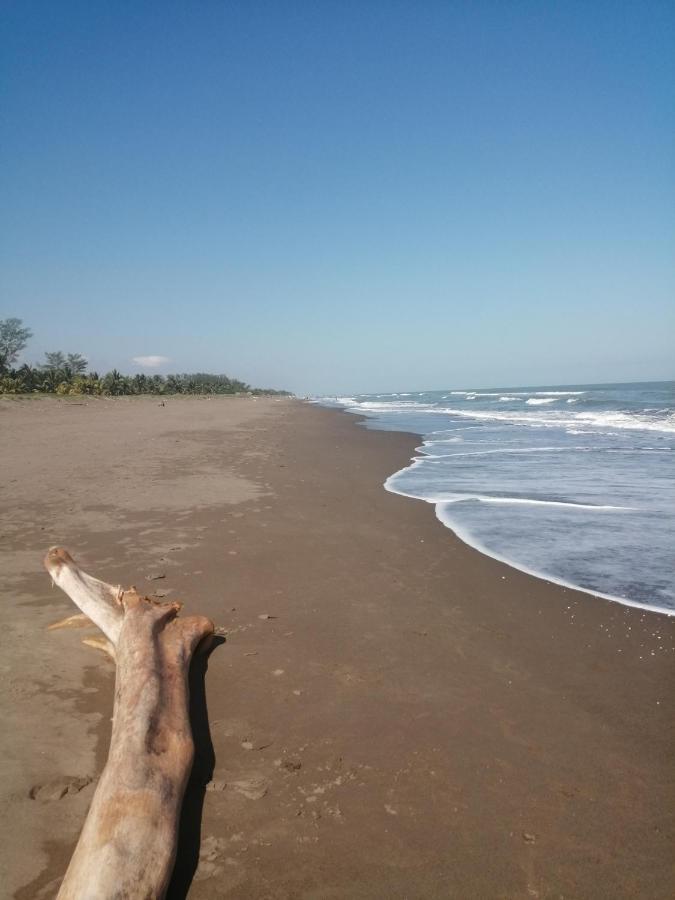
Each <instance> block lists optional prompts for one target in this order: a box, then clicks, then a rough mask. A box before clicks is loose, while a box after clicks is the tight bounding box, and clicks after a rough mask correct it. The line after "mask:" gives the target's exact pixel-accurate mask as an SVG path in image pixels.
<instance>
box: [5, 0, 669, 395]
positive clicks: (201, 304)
mask: <svg viewBox="0 0 675 900" xmlns="http://www.w3.org/2000/svg"><path fill="white" fill-rule="evenodd" d="M0 15H1V17H2V21H1V22H0V31H1V32H2V38H1V45H0V59H1V62H0V67H1V69H0V84H1V87H0V91H1V94H0V106H1V108H2V119H1V122H0V129H1V135H0V137H1V141H0V147H1V149H0V154H1V160H0V162H1V165H0V190H1V191H2V196H3V202H2V213H1V214H0V215H1V222H0V229H1V233H0V266H1V268H0V279H1V280H0V291H1V293H0V318H4V317H6V316H19V317H21V318H23V319H24V320H25V321H26V323H28V324H29V325H30V326H31V327H32V328H33V330H34V332H35V337H34V339H33V341H32V342H31V344H30V347H29V348H28V350H27V351H26V354H25V357H26V358H27V359H30V360H34V359H37V358H38V357H39V356H40V355H41V354H42V352H43V351H44V350H52V349H62V350H64V351H70V352H82V353H84V354H85V355H86V356H88V358H89V359H90V360H91V363H92V365H93V366H94V367H96V368H98V369H106V368H110V367H112V366H117V367H118V368H120V369H122V370H123V371H138V370H139V369H138V366H136V365H135V364H133V363H132V362H131V360H132V358H133V357H139V356H149V355H155V356H163V357H167V358H168V359H169V360H170V362H168V363H167V364H166V365H165V366H163V367H161V368H159V369H156V370H153V371H190V370H207V371H218V372H226V373H228V374H232V375H236V376H238V377H242V378H244V379H246V380H248V381H250V382H252V383H255V384H258V385H261V384H264V385H272V386H278V387H288V388H290V389H292V390H295V391H298V392H302V393H305V392H312V393H322V392H333V393H342V392H346V391H383V390H419V389H422V390H423V389H433V388H450V387H463V386H489V385H509V384H511V385H512V384H537V383H542V384H543V383H545V384H553V383H580V382H593V381H597V382H604V381H612V380H616V381H630V380H642V379H652V378H671V377H673V365H672V360H673V358H675V354H674V353H673V347H674V346H675V253H674V250H675V240H674V228H673V209H674V208H675V207H674V202H673V201H674V200H675V186H674V179H673V168H672V165H673V150H674V149H675V148H674V140H673V109H674V108H675V107H674V103H673V101H674V100H675V7H674V6H673V5H672V3H665V2H664V3H660V2H649V0H646V2H643V3H635V2H630V3H622V2H620V0H614V2H610V3H602V2H593V0H586V2H580V3H575V2H572V0H567V2H564V3H553V2H543V0H540V2H536V3H528V2H517V0H516V2H513V3H504V2H501V0H495V2H450V0H446V2H442V3H441V2H438V3H436V2H396V0H388V2H373V0H371V2H368V0H365V2H363V0H361V2H358V3H356V2H355V3H351V2H348V0H345V2H337V0H335V2H311V3H310V2H309V0H307V2H283V0H277V2H273V3H266V4H263V3H256V2H245V3H244V2H240V3H228V2H209V0H202V2H197V3H194V2H191V3H188V2H184V3H175V2H170V0H169V2H167V0H163V2H157V3H154V2H150V0H144V2H142V3H129V2H124V0H120V2H115V3H103V2H92V0H87V2H81V3H76V2H68V0H62V2H59V3H53V2H44V3H36V2H31V0H16V2H8V3H7V2H6V3H3V4H2V6H1V7H0Z"/></svg>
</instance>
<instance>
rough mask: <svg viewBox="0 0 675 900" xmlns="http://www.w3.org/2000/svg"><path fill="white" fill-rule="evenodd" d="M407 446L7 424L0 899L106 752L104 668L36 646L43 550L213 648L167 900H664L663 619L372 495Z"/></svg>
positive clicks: (346, 423)
mask: <svg viewBox="0 0 675 900" xmlns="http://www.w3.org/2000/svg"><path fill="white" fill-rule="evenodd" d="M417 442H418V441H417V439H416V438H414V437H413V436H410V435H405V434H388V433H384V432H375V431H372V432H369V431H366V430H365V429H364V428H361V427H358V426H357V424H356V421H355V417H354V416H351V415H346V414H342V413H339V412H335V411H332V410H324V409H320V408H317V407H310V406H306V405H303V404H300V403H298V402H295V401H290V400H288V401H287V400H284V401H276V400H272V399H269V400H267V399H261V400H257V401H254V400H252V399H244V398H242V399H229V398H216V399H201V398H191V399H189V398H177V399H168V400H167V401H166V405H165V406H160V405H159V404H158V401H157V400H156V399H151V398H147V399H146V398H119V399H115V400H88V401H80V402H78V403H72V402H69V401H65V400H64V401H57V400H55V399H51V398H36V399H31V400H11V399H6V400H2V401H0V454H1V457H0V458H2V461H3V466H2V478H1V481H0V483H1V488H2V495H1V497H0V534H1V538H0V564H1V568H0V592H1V595H2V604H3V613H4V628H3V629H2V632H1V635H2V636H1V640H2V662H1V664H2V679H1V681H0V688H1V691H0V703H1V706H2V720H3V725H4V727H3V730H2V731H3V734H2V738H1V740H2V755H1V756H0V786H1V794H0V798H1V801H2V807H3V808H2V815H1V816H0V828H1V829H2V834H1V840H0V847H1V848H2V850H1V853H2V856H3V869H4V871H3V872H2V873H1V874H0V883H1V884H3V885H4V888H0V892H1V891H2V890H4V891H5V892H6V896H8V897H16V898H18V900H28V898H33V897H51V896H53V895H54V893H55V891H56V890H57V889H58V882H59V878H60V876H61V875H62V874H63V871H64V869H65V866H66V865H67V860H68V858H69V855H70V853H71V852H72V849H73V846H74V843H75V841H76V839H77V834H78V830H79V828H80V826H81V824H82V822H83V820H84V816H85V813H86V809H87V805H88V803H89V801H90V799H91V795H92V792H93V789H94V787H95V779H96V776H97V774H98V773H99V772H100V769H101V767H102V765H103V763H104V761H105V754H106V750H107V741H108V736H109V724H110V723H109V717H110V713H111V710H112V686H113V669H112V664H111V663H109V662H107V660H106V659H105V658H104V657H103V656H101V655H100V654H98V653H96V652H95V651H93V650H91V649H89V648H87V647H84V646H83V645H82V644H81V638H82V636H83V634H85V632H81V631H73V630H64V631H55V632H50V631H47V625H48V624H49V623H50V622H53V621H56V620H58V619H60V618H62V617H64V616H66V615H68V614H70V612H71V611H74V608H73V607H72V605H71V604H70V602H69V601H68V599H67V598H66V597H65V595H63V594H61V593H60V592H58V591H57V590H51V589H50V587H49V580H48V578H47V576H46V574H45V573H44V572H43V571H42V569H41V557H42V555H43V553H44V551H45V550H46V548H47V547H48V546H50V545H51V544H55V543H59V544H64V545H65V546H67V547H68V548H69V549H70V550H71V551H72V552H73V554H74V555H75V557H76V559H77V560H78V562H80V564H81V565H82V566H83V567H84V568H85V569H87V570H88V571H91V572H92V573H93V574H96V575H98V576H99V577H102V578H104V579H106V580H107V581H110V582H112V583H118V582H120V583H123V584H130V583H135V584H136V585H137V586H139V587H141V586H142V587H143V588H144V589H145V590H146V591H147V592H148V593H152V592H160V593H163V594H165V595H166V596H167V597H171V598H179V599H181V600H184V601H185V604H186V607H187V610H189V611H191V612H200V613H205V614H207V615H209V616H211V617H212V618H213V619H214V620H215V621H216V623H217V624H219V625H223V626H225V628H226V629H227V630H228V635H227V640H226V642H225V643H224V644H222V645H221V646H219V647H217V648H216V649H215V650H214V651H213V653H212V654H211V656H210V658H209V659H208V671H206V673H205V674H204V673H203V672H199V671H197V672H195V678H194V684H193V688H194V700H195V717H196V726H197V739H198V756H197V760H196V764H195V770H194V773H193V780H192V783H191V786H190V789H189V792H188V795H187V798H186V806H185V816H184V821H183V832H182V838H181V843H180V847H179V860H178V865H177V869H176V874H175V879H174V884H173V886H172V890H171V893H170V896H172V897H180V896H185V895H186V892H187V894H188V895H189V896H190V897H191V898H192V897H194V898H213V897H232V898H251V897H256V898H258V897H260V898H262V897H265V898H296V897H298V898H308V900H309V898H311V900H315V898H343V897H344V898H395V897H396V898H427V897H457V898H469V897H480V898H483V897H485V898H493V897H495V898H502V897H503V898H520V897H522V898H531V897H539V898H548V897H551V898H560V897H564V898H571V897H584V898H586V897H612V898H622V897H626V898H628V897H631V898H634V897H654V898H657V897H658V898H661V897H662V898H666V897H671V896H672V895H673V892H674V891H675V876H674V872H673V853H672V846H673V818H672V809H673V800H674V799H675V792H674V790H673V767H672V763H671V759H672V749H673V721H674V720H675V719H674V716H673V713H674V709H673V706H674V704H673V699H672V696H673V692H672V683H673V674H674V670H675V651H674V650H673V648H674V646H675V621H674V620H673V619H671V618H668V617H666V616H660V615H656V614H653V613H643V612H642V611H640V610H636V609H630V608H627V607H622V606H620V605H618V604H613V603H610V602H607V601H603V600H600V599H596V598H592V597H589V596H587V595H585V594H581V593H578V592H575V591H572V590H569V589H565V588H562V587H559V586H556V585H551V584H549V583H546V582H543V581H541V580H538V579H534V578H532V577H530V576H528V575H525V574H522V573H519V572H516V571H515V570H513V569H510V568H508V567H507V566H505V565H503V564H501V563H498V562H496V561H494V560H491V559H488V558H486V557H484V556H482V555H481V554H479V553H477V552H476V551H474V550H472V549H471V548H469V547H467V546H465V545H464V544H462V543H461V542H460V541H459V540H457V539H456V538H454V537H453V535H452V534H451V533H450V532H449V531H448V530H447V529H445V528H444V527H443V526H441V525H440V524H439V523H438V522H437V521H436V519H435V517H434V515H433V508H432V507H431V506H429V505H428V504H425V503H421V502H417V501H412V500H408V499H405V498H402V497H399V496H395V495H392V494H389V493H387V492H386V491H384V490H383V489H382V482H383V481H384V479H385V478H386V477H387V476H388V475H389V474H391V472H393V471H395V470H396V469H398V468H400V467H401V466H402V465H404V464H405V462H406V461H407V459H408V458H409V457H410V455H411V454H412V451H413V448H414V446H415V445H416V443H417ZM158 575H160V576H162V577H159V578H153V579H152V580H148V576H158ZM202 675H204V678H205V696H203V697H202V696H201V691H200V682H201V678H202ZM207 722H208V726H207ZM88 779H92V780H91V781H90V782H88V781H87V780H88ZM64 791H65V793H64ZM62 793H63V796H60V795H61V794H62ZM31 794H32V795H33V796H31Z"/></svg>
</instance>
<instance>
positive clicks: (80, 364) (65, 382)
mask: <svg viewBox="0 0 675 900" xmlns="http://www.w3.org/2000/svg"><path fill="white" fill-rule="evenodd" d="M32 336H33V333H32V332H31V330H30V329H29V328H26V327H25V326H24V324H23V322H22V320H21V319H15V318H11V319H4V320H0V394H34V393H39V394H58V395H59V396H61V397H65V396H73V395H75V396H76V395H82V394H88V395H106V396H112V397H121V396H127V395H133V394H284V395H287V394H288V391H277V390H272V389H271V388H252V387H251V386H250V385H249V384H246V382H245V381H240V380H239V379H238V378H230V377H229V376H227V375H211V374H209V373H208V372H192V373H183V374H176V375H166V376H164V375H145V374H142V373H140V374H137V375H123V374H122V373H121V372H118V371H117V369H113V370H112V372H106V373H105V374H99V373H98V372H89V371H87V370H88V368H89V364H88V362H87V360H86V359H85V357H84V356H82V354H80V353H62V352H61V351H60V350H57V351H54V352H51V353H45V360H44V362H42V363H39V364H38V365H35V366H31V365H29V364H28V363H24V364H23V365H21V366H16V365H15V364H16V362H17V360H18V358H19V355H20V353H21V351H22V350H23V349H24V348H25V347H26V345H27V344H28V341H29V340H30V338H31V337H32Z"/></svg>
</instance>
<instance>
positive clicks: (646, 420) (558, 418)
mask: <svg viewBox="0 0 675 900" xmlns="http://www.w3.org/2000/svg"><path fill="white" fill-rule="evenodd" d="M425 411H430V412H439V413H446V414H448V413H449V414H450V415H454V416H461V417H463V418H470V419H475V420H477V421H483V422H490V421H493V422H513V423H516V424H519V425H531V426H532V427H535V428H537V427H540V428H574V427H575V426H577V427H579V426H581V427H585V428H591V427H593V426H597V427H601V428H602V427H605V428H607V427H609V428H620V429H630V430H640V431H663V432H665V433H668V434H672V433H675V415H673V414H669V415H667V416H664V418H662V419H654V418H651V417H649V416H643V415H640V414H635V413H625V412H601V411H598V412H577V413H572V412H570V413H564V412H562V411H561V412H559V413H556V412H553V413H548V414H537V413H535V412H532V413H526V412H524V411H523V412H500V411H498V410H494V411H492V410H491V411H487V410H471V412H469V411H467V410H462V409H454V408H452V407H435V408H434V409H433V410H425ZM606 433H608V434H609V433H610V432H606Z"/></svg>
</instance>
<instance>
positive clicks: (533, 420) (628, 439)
mask: <svg viewBox="0 0 675 900" xmlns="http://www.w3.org/2000/svg"><path fill="white" fill-rule="evenodd" d="M317 402H320V403H321V404H323V405H329V406H338V407H340V408H343V409H345V410H347V411H348V412H352V413H358V414H359V415H362V416H365V417H366V423H365V424H366V427H368V428H376V429H384V430H388V431H407V432H413V433H416V434H419V435H420V437H421V442H420V445H419V447H418V448H417V450H416V455H415V457H414V458H413V460H412V461H411V463H410V465H408V466H407V467H406V468H404V469H401V470H400V471H399V472H395V473H392V475H391V476H390V477H389V478H388V479H387V481H386V482H385V485H384V487H385V488H386V489H387V490H389V491H392V492H393V493H396V494H402V495H403V496H406V497H413V498H417V499H419V500H425V501H426V502H427V503H431V504H433V505H434V507H435V510H436V515H437V517H438V518H439V520H440V521H441V522H442V523H443V524H444V525H446V526H447V527H448V528H450V529H451V530H452V531H453V532H455V534H457V535H458V536H459V537H460V538H461V539H462V540H464V541H465V542H466V543H468V544H470V545H471V546H473V547H475V548H477V549H478V550H481V551H482V552H484V553H486V554H488V555H489V556H492V557H494V558H495V559H500V560H503V561H504V562H506V563H509V564H510V565H512V566H514V567H516V568H518V569H521V570H523V571H525V572H530V573H531V574H534V575H538V576H540V577H542V578H546V579H547V580H549V581H555V582H557V583H560V584H564V585H567V586H570V587H575V588H579V589H581V590H583V591H587V592H588V593H590V594H595V595H598V596H601V597H606V598H608V599H612V600H616V601H619V602H621V603H625V604H628V605H632V606H639V607H645V608H649V609H656V610H659V611H661V612H668V613H670V614H672V615H675V382H655V383H636V384H603V385H597V384H596V385H572V386H543V387H518V388H490V389H485V390H483V389H476V390H469V389H466V390H446V391H421V392H399V393H392V394H358V395H355V396H350V397H332V398H330V397H323V398H318V400H317Z"/></svg>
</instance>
